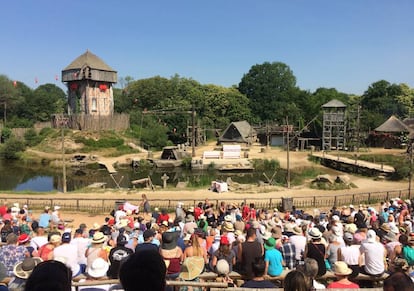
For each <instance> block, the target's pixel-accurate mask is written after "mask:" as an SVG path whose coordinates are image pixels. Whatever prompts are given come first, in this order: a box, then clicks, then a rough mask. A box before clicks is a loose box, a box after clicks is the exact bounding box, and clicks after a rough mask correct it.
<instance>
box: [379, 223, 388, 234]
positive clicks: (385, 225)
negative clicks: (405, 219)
mask: <svg viewBox="0 0 414 291" xmlns="http://www.w3.org/2000/svg"><path fill="white" fill-rule="evenodd" d="M380 228H381V229H382V230H383V231H385V232H390V231H391V227H390V225H389V224H388V223H383V224H382V225H381V227H380Z"/></svg>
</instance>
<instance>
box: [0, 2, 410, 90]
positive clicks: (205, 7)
mask: <svg viewBox="0 0 414 291" xmlns="http://www.w3.org/2000/svg"><path fill="white" fill-rule="evenodd" d="M413 11H414V1H412V0H395V1H389V0H335V1H334V0H312V1H311V0H283V1H282V0H209V1H200V0H175V1H172V0H165V1H161V0H152V1H138V0H125V1H107V0H72V1H62V0H57V1H56V0H54V1H51V0H37V1H34V0H21V1H19V0H17V1H2V3H1V9H0V39H1V42H0V43H1V44H0V74H5V75H7V76H8V77H9V78H10V79H12V80H18V81H22V82H24V83H25V84H26V85H28V86H30V87H33V88H34V87H36V86H38V85H41V84H45V83H55V84H57V85H59V86H62V84H61V82H60V81H55V79H54V78H55V75H58V76H59V77H60V74H61V70H62V69H63V68H64V67H66V66H67V65H68V64H69V63H70V62H71V61H73V60H74V59H75V58H76V57H78V56H79V55H81V54H82V53H84V52H85V51H86V50H87V49H89V50H90V51H91V52H93V53H94V54H96V55H98V56H99V57H101V58H102V59H103V60H104V61H105V62H106V63H107V64H108V65H110V66H111V67H113V68H114V69H115V70H117V71H118V77H125V76H131V77H133V78H134V79H135V80H137V79H142V78H148V77H152V76H156V75H160V76H163V77H167V78H168V77H171V76H173V75H174V74H179V75H180V76H182V77H186V78H192V79H194V80H197V81H199V82H200V83H202V84H210V83H212V84H216V85H222V86H226V87H228V86H232V85H235V84H238V83H239V82H240V80H241V78H242V77H243V74H245V73H247V72H248V71H249V69H250V68H251V66H253V65H255V64H261V63H263V62H266V61H268V62H283V63H285V64H287V65H288V66H289V67H290V68H291V69H292V70H293V73H294V75H295V76H296V78H297V85H298V86H299V87H300V88H301V89H304V90H310V91H314V90H315V89H317V88H319V87H327V88H332V87H334V88H336V89H338V90H339V91H341V92H345V93H353V94H362V93H363V92H364V91H365V90H366V89H367V88H368V86H369V85H370V84H372V83H373V82H376V81H379V80H381V79H385V80H387V81H389V82H391V83H407V84H408V85H409V86H410V87H414V74H413V73H414V37H413V33H414V17H412V12H413ZM36 77H37V79H38V84H35V81H34V80H35V78H36Z"/></svg>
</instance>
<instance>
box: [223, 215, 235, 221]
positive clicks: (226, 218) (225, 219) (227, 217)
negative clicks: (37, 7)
mask: <svg viewBox="0 0 414 291" xmlns="http://www.w3.org/2000/svg"><path fill="white" fill-rule="evenodd" d="M224 221H228V222H232V221H233V219H232V218H231V216H230V215H228V214H227V215H226V216H224Z"/></svg>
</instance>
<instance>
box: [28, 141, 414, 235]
mask: <svg viewBox="0 0 414 291" xmlns="http://www.w3.org/2000/svg"><path fill="white" fill-rule="evenodd" d="M213 148H214V144H209V145H206V146H203V147H199V148H197V149H196V157H200V156H201V155H202V153H203V151H205V150H212V149H213ZM190 150H191V149H190ZM370 152H371V153H376V154H381V153H384V154H385V153H387V154H395V155H403V154H404V150H401V149H399V150H396V149H370ZM32 153H34V154H39V155H43V154H44V153H40V152H35V151H32ZM309 153H310V152H297V151H290V153H289V167H290V168H291V169H296V170H297V169H300V168H303V167H307V166H313V167H321V166H320V165H315V164H313V163H311V162H310V161H308V155H309ZM159 155H160V153H154V157H158V156H159ZM146 156H147V154H146V153H140V154H131V155H125V156H122V157H111V158H108V157H103V156H99V155H98V160H99V161H102V162H105V163H112V164H116V163H129V162H130V161H131V159H133V158H134V159H136V158H146ZM60 157H61V156H60V155H57V154H49V155H48V158H56V159H59V158H60ZM67 158H68V159H69V158H70V157H69V156H68V157H67ZM249 158H256V159H259V158H262V159H277V160H278V161H279V163H280V165H281V167H282V168H287V160H288V155H287V152H286V151H283V150H281V149H280V148H269V149H266V148H264V147H262V146H253V147H251V148H250V151H249ZM331 172H332V175H343V174H344V173H342V172H336V171H332V170H331ZM348 176H349V177H350V181H351V182H352V183H353V184H355V185H356V187H357V188H353V189H348V190H337V191H335V192H334V191H332V190H329V191H323V190H314V189H310V188H307V187H305V186H299V187H294V188H291V189H287V188H283V187H273V188H271V189H269V188H266V189H263V188H260V187H258V186H252V188H250V189H248V190H245V191H240V190H239V191H236V192H225V193H215V192H211V191H209V190H208V189H199V190H186V189H167V190H156V191H148V190H146V191H144V190H142V189H140V190H129V191H127V190H122V189H121V190H114V189H106V190H104V191H99V192H94V193H90V192H88V193H79V192H76V193H70V196H71V197H73V198H80V197H97V195H98V196H99V197H100V198H105V197H107V198H115V197H116V198H117V199H126V200H128V199H140V197H141V195H142V193H146V194H147V196H148V198H149V200H151V199H165V198H168V199H184V198H186V199H188V198H191V199H194V200H199V201H203V200H204V199H205V198H210V199H220V200H221V199H222V200H231V199H232V198H246V199H249V198H257V197H258V196H259V195H260V197H261V198H278V197H305V196H310V195H312V196H313V195H317V196H323V195H332V194H338V195H340V194H354V193H366V192H375V191H394V190H403V189H408V182H407V181H401V182H391V181H376V180H374V179H373V178H367V177H362V176H354V175H348ZM45 196H47V197H50V198H52V197H53V198H59V197H67V194H63V193H60V194H45ZM62 211H63V212H62V214H63V217H64V218H66V219H73V220H74V221H73V223H70V224H69V225H70V227H73V228H76V227H77V226H79V224H80V223H86V224H87V225H92V224H93V223H94V222H97V223H99V224H102V223H103V221H104V218H105V216H106V215H96V216H95V215H94V216H92V215H88V214H79V213H65V211H64V209H63V210H62ZM35 215H37V214H35Z"/></svg>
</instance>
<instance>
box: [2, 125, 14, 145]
mask: <svg viewBox="0 0 414 291" xmlns="http://www.w3.org/2000/svg"><path fill="white" fill-rule="evenodd" d="M12 134H13V133H12V130H11V129H10V128H8V127H4V128H3V129H2V130H1V142H2V143H5V142H6V141H7V140H8V139H9V138H11V137H12Z"/></svg>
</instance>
